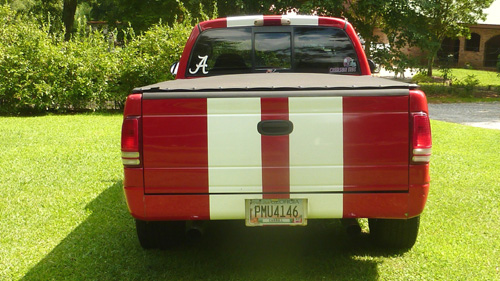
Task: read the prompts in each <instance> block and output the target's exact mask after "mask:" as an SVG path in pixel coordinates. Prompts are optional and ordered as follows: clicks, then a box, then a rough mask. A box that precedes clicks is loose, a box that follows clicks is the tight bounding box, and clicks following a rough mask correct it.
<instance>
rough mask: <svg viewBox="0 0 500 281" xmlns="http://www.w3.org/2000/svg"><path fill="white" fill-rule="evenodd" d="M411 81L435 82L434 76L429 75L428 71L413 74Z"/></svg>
mask: <svg viewBox="0 0 500 281" xmlns="http://www.w3.org/2000/svg"><path fill="white" fill-rule="evenodd" d="M411 81H412V82H414V83H432V82H434V78H432V77H429V76H427V74H426V73H423V72H419V73H417V74H415V75H413V77H412V78H411Z"/></svg>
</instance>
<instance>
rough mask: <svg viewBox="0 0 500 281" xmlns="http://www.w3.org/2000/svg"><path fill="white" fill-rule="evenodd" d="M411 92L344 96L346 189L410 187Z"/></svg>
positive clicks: (384, 189) (382, 189) (389, 189)
mask: <svg viewBox="0 0 500 281" xmlns="http://www.w3.org/2000/svg"><path fill="white" fill-rule="evenodd" d="M408 116H409V115H408V96H398V97H344V98H343V119H344V123H343V126H344V128H343V134H344V190H345V191H373V190H377V191H394V190H408V163H409V155H408V149H409V123H408Z"/></svg>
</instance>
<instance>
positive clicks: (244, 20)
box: [226, 15, 264, 27]
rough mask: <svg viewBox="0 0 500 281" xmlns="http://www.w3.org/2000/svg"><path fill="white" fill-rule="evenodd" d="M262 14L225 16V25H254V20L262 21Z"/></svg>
mask: <svg viewBox="0 0 500 281" xmlns="http://www.w3.org/2000/svg"><path fill="white" fill-rule="evenodd" d="M263 20H264V16H262V15H255V16H242V17H227V18H226V21H227V27H239V26H254V25H255V21H263Z"/></svg>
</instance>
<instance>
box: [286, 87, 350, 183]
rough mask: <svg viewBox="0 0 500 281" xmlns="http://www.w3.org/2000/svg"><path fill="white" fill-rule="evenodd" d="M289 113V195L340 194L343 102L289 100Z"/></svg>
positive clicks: (301, 98)
mask: <svg viewBox="0 0 500 281" xmlns="http://www.w3.org/2000/svg"><path fill="white" fill-rule="evenodd" d="M289 110H290V121H292V123H293V126H294V129H293V132H292V134H290V191H291V192H314V191H342V190H343V186H344V175H343V163H344V154H343V152H344V148H343V141H344V139H343V123H342V122H343V119H342V98H341V97H298V98H290V99H289Z"/></svg>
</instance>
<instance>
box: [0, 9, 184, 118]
mask: <svg viewBox="0 0 500 281" xmlns="http://www.w3.org/2000/svg"><path fill="white" fill-rule="evenodd" d="M79 26H83V27H84V26H85V24H80V25H79ZM49 30H50V27H49V26H40V25H39V24H38V23H37V22H36V21H35V19H33V18H30V17H28V16H23V15H16V13H15V12H13V11H12V10H10V8H9V7H8V6H7V5H3V6H0V77H2V78H1V79H0V113H3V114H6V113H7V114H19V113H28V112H44V111H68V110H71V111H74V110H88V109H94V110H95V109H101V108H108V107H109V106H110V105H117V106H118V107H120V106H122V105H123V102H124V100H125V98H126V96H127V95H128V94H129V93H130V91H131V90H132V88H133V87H137V86H144V85H147V84H151V83H155V82H159V81H163V80H168V79H172V78H173V77H172V76H171V74H170V73H169V69H170V65H171V64H172V63H174V62H175V61H177V60H178V59H179V58H180V55H181V53H182V48H183V46H184V44H185V42H186V40H187V38H188V36H189V32H190V31H191V26H190V25H187V24H174V25H173V26H172V27H169V26H166V25H162V24H158V25H156V26H153V27H152V28H151V29H150V30H148V31H147V32H145V33H144V34H143V35H140V36H135V35H134V34H133V32H131V31H132V30H131V29H130V30H129V32H128V33H127V36H126V37H127V42H126V44H125V46H124V47H115V46H114V42H113V38H116V34H114V33H110V34H107V35H105V34H103V33H101V32H99V31H92V32H89V31H86V30H79V31H78V32H77V33H76V34H75V36H74V37H73V38H72V39H71V40H70V41H64V40H63V33H62V32H60V33H53V32H49Z"/></svg>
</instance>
